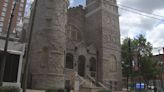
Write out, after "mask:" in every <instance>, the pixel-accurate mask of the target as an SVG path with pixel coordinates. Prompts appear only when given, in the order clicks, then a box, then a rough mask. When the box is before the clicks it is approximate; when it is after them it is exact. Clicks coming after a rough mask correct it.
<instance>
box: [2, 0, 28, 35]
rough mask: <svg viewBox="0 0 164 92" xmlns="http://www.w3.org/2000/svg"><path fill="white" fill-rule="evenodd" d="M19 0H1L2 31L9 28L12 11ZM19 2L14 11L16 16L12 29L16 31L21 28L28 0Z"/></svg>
mask: <svg viewBox="0 0 164 92" xmlns="http://www.w3.org/2000/svg"><path fill="white" fill-rule="evenodd" d="M15 1H17V0H0V33H6V31H7V30H8V26H9V22H10V17H11V12H12V10H13V6H14V2H15ZM18 1H19V3H18V4H17V6H16V9H15V12H14V18H13V22H12V25H11V30H12V32H13V33H14V31H17V30H20V29H21V27H20V26H19V22H20V21H21V19H22V18H23V16H24V10H25V5H26V0H18Z"/></svg>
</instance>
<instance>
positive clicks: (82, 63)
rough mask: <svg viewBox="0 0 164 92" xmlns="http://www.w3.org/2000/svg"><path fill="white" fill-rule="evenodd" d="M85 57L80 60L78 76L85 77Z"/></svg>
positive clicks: (80, 57)
mask: <svg viewBox="0 0 164 92" xmlns="http://www.w3.org/2000/svg"><path fill="white" fill-rule="evenodd" d="M85 61H86V59H85V56H83V55H81V56H79V58H78V74H79V75H80V76H83V77H84V76H85Z"/></svg>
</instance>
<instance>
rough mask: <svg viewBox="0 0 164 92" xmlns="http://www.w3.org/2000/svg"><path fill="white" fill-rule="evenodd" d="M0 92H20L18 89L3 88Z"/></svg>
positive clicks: (0, 88)
mask: <svg viewBox="0 0 164 92" xmlns="http://www.w3.org/2000/svg"><path fill="white" fill-rule="evenodd" d="M0 92H20V89H19V88H18V87H12V86H4V87H0Z"/></svg>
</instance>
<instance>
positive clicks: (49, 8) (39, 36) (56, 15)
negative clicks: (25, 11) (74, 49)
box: [29, 0, 68, 89]
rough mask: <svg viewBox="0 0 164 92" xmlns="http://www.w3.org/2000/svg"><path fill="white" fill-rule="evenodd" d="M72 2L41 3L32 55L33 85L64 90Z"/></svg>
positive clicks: (38, 4) (50, 1)
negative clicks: (65, 59) (69, 11)
mask: <svg viewBox="0 0 164 92" xmlns="http://www.w3.org/2000/svg"><path fill="white" fill-rule="evenodd" d="M67 7H68V0H39V1H38V3H37V8H36V15H35V18H34V21H33V22H34V27H33V31H34V32H33V39H32V46H31V52H30V68H29V69H30V73H29V80H30V82H29V85H30V86H31V87H32V88H33V89H47V88H64V84H65V81H64V80H65V79H64V54H65V49H66V36H65V28H66V23H67V14H66V13H67Z"/></svg>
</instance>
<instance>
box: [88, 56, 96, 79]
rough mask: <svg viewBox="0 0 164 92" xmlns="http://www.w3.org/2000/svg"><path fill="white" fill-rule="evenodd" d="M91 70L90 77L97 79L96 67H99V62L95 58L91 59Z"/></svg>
mask: <svg viewBox="0 0 164 92" xmlns="http://www.w3.org/2000/svg"><path fill="white" fill-rule="evenodd" d="M89 66H90V67H89V70H90V75H91V76H92V77H94V78H96V70H97V69H96V66H97V62H96V59H95V58H94V57H92V58H90V60H89Z"/></svg>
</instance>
